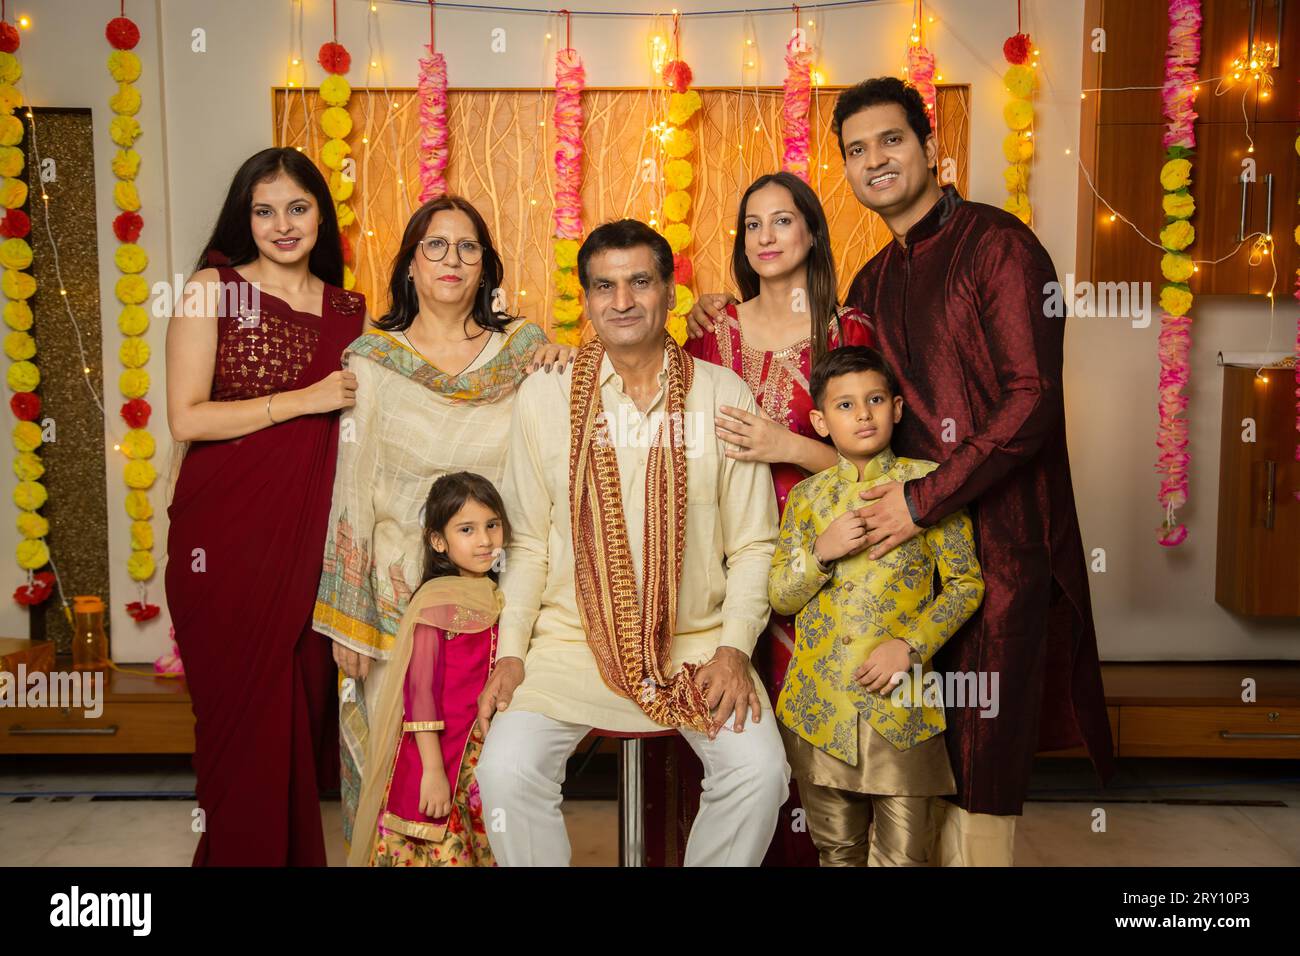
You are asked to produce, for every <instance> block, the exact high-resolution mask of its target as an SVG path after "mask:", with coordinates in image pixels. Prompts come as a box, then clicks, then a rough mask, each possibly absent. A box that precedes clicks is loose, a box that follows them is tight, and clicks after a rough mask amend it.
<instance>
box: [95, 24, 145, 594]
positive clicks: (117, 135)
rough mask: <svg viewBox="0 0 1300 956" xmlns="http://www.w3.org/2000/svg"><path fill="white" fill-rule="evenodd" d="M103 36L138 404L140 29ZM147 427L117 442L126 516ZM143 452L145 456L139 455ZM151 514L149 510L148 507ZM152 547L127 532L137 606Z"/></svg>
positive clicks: (127, 352)
mask: <svg viewBox="0 0 1300 956" xmlns="http://www.w3.org/2000/svg"><path fill="white" fill-rule="evenodd" d="M105 35H106V36H107V37H108V41H109V43H110V44H111V45H112V46H113V47H114V48H115V49H114V50H113V52H112V53H110V54H109V55H108V73H109V76H111V77H112V78H113V80H115V81H116V82H117V83H118V91H117V92H116V93H115V94H114V95H113V96H111V97H110V98H109V101H108V102H109V108H110V109H111V110H112V111H113V113H114V114H116V115H114V117H113V119H112V120H111V121H110V123H109V135H110V136H111V137H112V139H113V142H115V143H116V144H117V145H118V147H119V149H118V151H117V152H116V153H115V154H114V156H113V158H112V161H111V169H112V171H113V175H114V176H115V177H116V178H117V180H118V181H117V183H116V184H115V185H114V187H113V202H114V204H115V205H116V206H117V208H118V209H119V210H120V213H119V214H118V216H117V218H115V219H114V220H113V235H114V237H115V238H116V239H117V241H118V243H119V245H118V247H117V249H116V250H115V251H114V253H113V262H114V264H115V265H116V266H117V269H118V271H119V272H120V273H122V275H121V277H120V278H119V279H118V280H117V284H116V286H115V288H114V291H115V292H116V294H117V298H118V301H119V302H120V303H121V305H122V311H121V313H120V314H119V316H118V328H119V329H121V330H122V332H123V334H124V335H125V336H126V337H125V338H124V339H123V341H122V344H121V345H120V346H119V347H118V357H119V359H120V360H121V362H122V366H123V371H122V374H121V377H120V379H119V382H118V385H119V388H120V389H121V391H122V393H123V394H124V395H126V396H127V397H128V398H130V399H134V400H138V401H141V402H143V401H144V396H145V395H146V394H147V393H148V391H149V372H148V371H147V370H146V369H145V367H144V366H145V365H146V364H147V363H148V361H149V345H148V343H147V342H145V340H144V339H143V338H142V337H141V336H143V335H144V333H145V332H147V331H148V329H149V315H148V313H147V312H146V311H145V310H144V309H143V308H141V304H142V303H143V302H145V301H146V300H147V299H148V297H149V283H148V281H147V280H146V279H145V278H144V276H143V275H141V273H143V272H144V271H145V270H146V269H147V268H148V267H149V256H148V253H146V252H145V250H144V249H143V248H142V247H141V246H140V245H139V244H138V240H139V238H140V233H141V231H142V230H143V228H144V219H143V217H141V216H140V213H139V210H140V194H139V191H138V190H137V189H136V185H135V179H136V177H137V176H138V175H139V173H140V154H139V153H137V152H136V151H135V150H134V149H133V148H132V146H133V145H134V143H135V140H136V138H137V137H138V136H139V135H140V124H139V122H138V121H137V120H136V119H135V115H134V114H136V113H138V112H139V110H140V93H139V90H137V89H136V88H135V86H134V85H133V84H134V83H135V82H136V81H137V80H139V78H140V73H141V63H140V58H139V57H138V56H137V55H136V54H135V53H133V52H131V51H132V49H133V48H134V47H135V45H136V44H137V43H138V42H139V40H140V31H139V30H138V29H137V28H136V25H135V24H134V23H133V22H131V20H130V19H129V18H127V17H124V16H123V17H117V18H115V19H114V20H112V21H111V22H110V23H109V25H108V28H107V29H106V30H105ZM128 425H130V423H128ZM146 425H148V419H147V418H146V419H145V420H144V421H143V422H140V423H139V424H138V427H139V431H138V432H136V433H135V434H136V435H137V437H136V438H135V439H134V440H133V441H131V442H123V443H121V444H120V446H119V447H120V450H121V451H122V453H123V454H124V455H125V456H126V459H127V462H126V465H125V467H124V470H123V482H124V484H125V485H126V487H127V498H126V510H127V513H128V514H130V513H131V511H132V510H133V498H132V496H133V495H137V494H143V492H142V491H139V490H138V489H140V488H142V487H143V488H147V487H149V485H151V484H152V481H150V482H149V484H145V485H141V483H140V482H139V480H138V479H137V478H136V477H135V476H136V474H137V473H138V472H139V471H140V469H141V468H144V469H148V470H149V471H152V470H153V466H152V465H151V464H150V463H149V462H148V461H147V460H145V459H146V458H149V457H152V456H153V452H154V440H153V436H151V435H150V434H149V433H148V432H147V431H144V428H145V426H146ZM141 436H143V437H141ZM143 451H147V452H148V454H147V455H144V454H142V452H143ZM146 502H147V499H146ZM150 513H151V514H152V509H150ZM133 520H134V517H133ZM142 543H147V545H148V547H140V544H142ZM152 547H153V535H152V533H150V535H149V536H148V537H147V538H144V537H140V536H136V535H132V537H131V555H130V557H129V558H128V559H127V563H126V567H127V573H128V574H130V576H131V578H132V580H134V581H135V582H136V586H137V587H138V588H139V593H140V603H142V604H143V603H144V602H145V598H146V594H147V592H146V590H145V583H146V582H147V581H148V580H149V579H150V578H151V577H152V576H153V571H154V567H153V564H154V561H153V555H152V554H150V551H151V549H152ZM150 606H151V607H152V606H153V605H150Z"/></svg>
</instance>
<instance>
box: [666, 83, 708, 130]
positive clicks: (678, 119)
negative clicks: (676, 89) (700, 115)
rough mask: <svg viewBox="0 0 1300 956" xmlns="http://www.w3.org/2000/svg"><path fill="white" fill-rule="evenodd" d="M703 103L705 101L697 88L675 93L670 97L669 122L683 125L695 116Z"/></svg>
mask: <svg viewBox="0 0 1300 956" xmlns="http://www.w3.org/2000/svg"><path fill="white" fill-rule="evenodd" d="M703 105H704V101H703V100H701V99H700V94H699V92H698V91H697V90H687V91H686V92H685V93H673V94H672V95H671V96H669V97H668V122H670V123H672V124H673V125H674V126H681V125H682V124H683V123H685V122H686V121H687V120H689V119H690V118H691V117H692V116H694V115H695V114H696V112H697V111H698V110H699V108H700V107H701V106H703Z"/></svg>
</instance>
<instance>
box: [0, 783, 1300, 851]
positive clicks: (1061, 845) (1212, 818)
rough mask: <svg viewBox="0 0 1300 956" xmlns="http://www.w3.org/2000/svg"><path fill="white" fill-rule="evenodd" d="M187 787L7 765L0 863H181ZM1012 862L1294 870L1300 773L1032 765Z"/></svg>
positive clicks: (1299, 844) (573, 832)
mask: <svg viewBox="0 0 1300 956" xmlns="http://www.w3.org/2000/svg"><path fill="white" fill-rule="evenodd" d="M193 786H194V778H193V774H192V773H191V772H190V771H189V770H187V769H185V768H184V762H183V761H182V762H179V763H176V764H172V765H166V764H158V763H156V762H155V763H141V762H138V761H136V762H127V763H123V762H120V761H119V762H116V763H115V762H113V761H111V760H106V759H101V760H96V761H80V762H78V763H75V764H71V763H67V762H62V763H60V764H58V765H54V764H50V763H49V762H41V761H33V760H31V759H28V758H22V759H20V758H6V760H5V762H4V764H3V765H2V766H0V865H6V866H123V865H126V866H183V865H186V864H188V863H189V860H190V858H191V856H192V855H193V852H194V846H195V843H196V842H197V837H196V836H195V834H194V833H193V832H192V831H191V828H190V823H191V811H192V810H193V809H194V801H193ZM1098 809H1100V810H1102V811H1104V818H1102V817H1100V816H1099V815H1098V814H1097V813H1096V811H1097V810H1098ZM322 810H323V815H324V820H325V836H326V845H327V846H328V847H329V848H330V863H331V865H341V864H342V845H341V830H340V818H339V809H338V805H337V803H336V802H335V801H328V802H326V803H324V804H323V805H322ZM565 817H566V822H567V824H568V827H569V834H570V838H571V840H572V842H573V861H574V863H575V864H577V865H583V866H612V865H614V864H615V862H616V861H617V855H618V850H617V826H618V819H617V805H616V804H615V803H614V802H613V801H607V800H569V801H567V803H566V805H565ZM1099 821H1100V822H1101V823H1104V829H1103V828H1102V827H1101V825H1100V823H1099ZM1016 862H1017V863H1018V864H1020V865H1024V866H1055V865H1078V866H1189V865H1203V866H1295V865H1297V864H1300V763H1297V762H1276V761H1275V762H1267V761H1182V760H1127V761H1123V762H1122V763H1121V767H1120V773H1119V774H1118V776H1117V778H1116V779H1115V780H1114V781H1113V782H1112V786H1111V787H1110V788H1108V789H1107V791H1106V792H1105V793H1104V794H1102V793H1100V792H1099V791H1098V790H1097V789H1096V786H1095V782H1094V781H1093V780H1092V778H1091V776H1090V771H1089V770H1088V768H1087V766H1086V765H1085V764H1083V763H1081V762H1080V761H1073V760H1051V761H1046V760H1045V761H1040V762H1039V764H1038V766H1037V767H1036V770H1035V775H1034V786H1033V793H1032V797H1031V801H1030V802H1029V803H1028V804H1027V805H1026V807H1025V815H1024V817H1023V819H1022V820H1021V821H1020V823H1019V825H1018V827H1017V834H1016Z"/></svg>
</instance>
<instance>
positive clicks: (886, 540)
mask: <svg viewBox="0 0 1300 956" xmlns="http://www.w3.org/2000/svg"><path fill="white" fill-rule="evenodd" d="M835 112H836V128H837V131H838V132H839V135H840V143H841V148H842V149H843V150H844V155H845V171H846V175H847V177H848V179H849V182H850V184H851V186H852V188H853V192H854V195H855V196H857V198H858V199H859V201H861V202H862V203H863V204H864V205H865V206H867V207H868V208H870V209H872V210H874V211H875V212H877V213H879V214H880V215H881V217H882V218H883V219H884V220H885V223H886V225H888V226H889V228H890V230H891V231H892V232H893V234H894V241H893V242H891V243H889V245H887V246H886V247H885V248H884V249H882V250H881V251H880V252H879V253H877V254H876V255H875V256H874V257H873V258H872V259H871V261H870V262H868V263H867V264H866V265H865V266H863V268H862V270H861V271H860V272H859V273H858V275H857V277H856V278H855V279H854V282H853V286H852V289H851V292H850V294H849V299H848V301H849V304H851V305H853V306H856V307H857V308H859V309H861V310H862V311H863V312H865V313H866V314H867V315H869V316H871V317H872V319H873V320H874V322H875V327H876V334H877V338H878V339H879V344H880V349H881V351H882V352H883V353H884V355H885V357H886V358H887V359H888V360H889V362H890V363H891V364H892V365H893V367H894V369H895V370H896V371H897V373H898V375H899V378H900V380H901V382H902V392H903V398H904V411H903V419H902V421H901V422H900V424H899V426H898V428H897V430H896V431H895V433H894V449H895V450H896V451H897V452H898V453H899V454H900V455H905V456H907V457H909V458H924V459H930V460H932V461H937V462H939V463H940V464H939V467H938V468H936V469H935V470H934V471H933V472H931V473H930V474H929V475H927V476H925V477H924V478H919V479H914V480H911V481H908V482H906V483H905V484H897V483H896V484H894V485H892V486H888V487H886V488H884V489H883V492H884V493H883V496H882V497H881V498H880V500H878V501H877V502H875V503H874V504H872V505H870V506H868V507H867V509H866V510H865V512H864V514H865V515H866V517H867V525H868V527H870V528H871V529H872V531H871V534H870V536H869V539H868V540H869V545H868V546H869V547H871V548H872V551H871V553H872V555H873V556H878V555H880V554H883V553H885V552H886V551H888V550H889V549H890V548H892V547H894V546H896V545H898V544H901V543H902V542H903V541H906V540H907V539H908V538H910V537H912V536H913V535H915V534H917V533H918V532H919V530H920V529H921V528H925V527H929V526H931V525H933V524H935V523H936V522H938V521H940V520H941V519H942V518H944V517H945V516H947V515H949V514H951V513H952V512H954V511H956V510H957V509H958V508H961V507H963V506H964V507H967V508H969V509H970V511H971V514H972V517H973V518H974V521H975V527H976V535H977V539H978V545H979V559H980V566H981V567H982V568H983V571H984V580H985V587H986V590H985V596H984V604H983V606H982V607H981V608H980V610H979V611H978V612H977V613H976V614H975V616H974V617H972V618H971V620H970V621H968V622H967V623H966V625H965V626H964V627H963V628H962V629H961V631H960V632H958V634H957V635H955V636H954V637H953V638H952V640H951V641H949V642H948V644H947V646H946V647H945V648H944V650H943V651H942V652H941V653H940V655H939V656H938V657H937V658H936V666H937V668H938V669H939V670H940V671H944V672H954V671H956V672H966V673H981V672H982V673H987V674H989V675H990V676H991V675H992V674H993V673H997V675H998V684H997V687H998V692H999V695H998V696H999V701H998V705H999V710H998V712H997V716H996V717H982V716H981V710H980V708H979V707H978V706H975V705H974V704H970V705H968V706H964V707H955V706H953V703H954V702H953V701H952V700H949V701H947V704H948V709H947V720H948V730H947V734H946V738H947V741H948V752H949V756H950V757H951V760H952V765H953V772H954V775H955V777H956V780H957V788H958V789H957V794H956V796H954V797H952V798H951V799H952V800H953V801H954V802H955V803H956V805H957V807H959V808H961V810H962V811H964V813H963V814H962V815H961V816H963V817H965V822H964V823H962V824H960V825H959V827H958V828H959V829H961V828H966V829H968V830H969V832H970V833H973V834H975V835H974V836H972V837H971V838H970V840H969V841H968V845H967V848H966V851H963V850H962V849H961V848H954V847H951V846H950V847H947V848H945V847H944V846H943V843H942V839H941V846H940V856H941V859H940V862H949V863H953V862H956V863H960V862H1006V863H1010V862H1011V861H1010V850H1011V847H1010V844H1011V841H1012V839H1013V836H1014V816H1011V815H1017V814H1020V813H1021V810H1022V804H1023V802H1024V799H1025V795H1026V792H1027V790H1028V786H1029V772H1030V765H1031V763H1032V760H1033V756H1034V753H1035V752H1036V751H1038V750H1051V749H1058V748H1064V747H1070V746H1075V745H1078V744H1080V743H1082V744H1084V745H1085V746H1086V747H1087V750H1088V753H1089V755H1090V756H1091V757H1092V761H1093V764H1094V766H1095V767H1096V769H1097V771H1098V773H1099V774H1100V775H1101V777H1102V778H1103V780H1104V779H1106V778H1109V776H1110V775H1111V773H1112V772H1113V769H1114V768H1113V759H1112V753H1113V750H1112V744H1111V734H1110V725H1109V722H1108V720H1107V716H1106V708H1105V700H1104V696H1103V693H1102V686H1101V674H1100V669H1099V664H1098V659H1097V639H1096V634H1095V632H1094V630H1093V622H1092V607H1091V603H1090V600H1089V596H1088V580H1087V571H1086V568H1085V564H1084V556H1083V542H1082V539H1081V537H1080V533H1079V521H1078V517H1077V515H1076V512H1075V506H1074V490H1073V487H1072V485H1071V481H1070V462H1069V457H1068V454H1067V451H1066V440H1065V412H1064V401H1063V397H1062V372H1061V365H1062V340H1063V337H1064V331H1065V329H1064V325H1063V323H1062V321H1061V320H1060V319H1057V318H1052V317H1049V316H1048V314H1047V312H1046V310H1045V309H1044V307H1043V304H1044V300H1045V299H1046V297H1047V295H1048V293H1049V288H1048V286H1049V283H1053V282H1055V281H1056V272H1055V269H1054V267H1053V265H1052V262H1051V259H1050V258H1049V257H1048V255H1047V251H1046V250H1045V249H1044V248H1043V246H1042V245H1041V244H1040V243H1039V241H1038V239H1037V237H1036V236H1035V235H1034V233H1033V232H1032V231H1031V230H1030V229H1029V228H1028V227H1027V226H1026V225H1025V224H1024V223H1022V222H1021V221H1020V220H1019V219H1017V218H1016V217H1015V216H1013V215H1011V214H1010V213H1007V212H1004V211H1002V210H1001V209H997V208H995V207H993V206H988V205H984V204H983V203H976V202H970V201H967V200H964V199H962V197H961V196H960V195H958V193H957V191H956V189H955V188H953V187H952V186H946V187H940V186H939V184H938V182H937V181H936V180H935V177H934V173H933V167H934V165H935V161H936V151H937V147H936V144H935V139H934V137H933V135H932V134H931V132H930V126H929V119H928V116H927V115H926V111H925V109H924V106H923V105H922V101H921V98H920V96H919V95H918V94H917V93H916V91H915V90H913V89H911V88H910V87H905V86H904V85H903V84H902V82H901V81H899V80H896V79H894V78H892V77H887V78H881V79H878V80H868V81H866V82H865V83H862V84H859V85H858V86H857V87H854V88H852V89H849V90H846V91H845V92H844V93H843V94H841V97H840V100H839V102H838V103H837V106H836V111H835ZM881 490H882V489H873V490H872V492H871V494H872V495H873V496H874V495H876V494H879V493H880V492H881ZM980 814H992V815H998V816H1002V817H1007V816H1010V817H1011V819H1010V820H1008V821H1005V825H1004V826H1001V827H999V826H998V825H997V824H998V821H993V820H986V821H984V822H985V823H989V824H994V826H992V827H991V828H989V827H985V828H984V829H983V831H982V832H983V833H984V834H986V836H984V837H980V836H979V835H978V834H979V832H980V827H979V824H980V821H978V820H976V819H974V815H980ZM972 824H973V826H972ZM958 839H960V838H958ZM999 843H1001V846H999V845H998V844H999ZM1003 855H1005V859H1000V857H1002V856H1003Z"/></svg>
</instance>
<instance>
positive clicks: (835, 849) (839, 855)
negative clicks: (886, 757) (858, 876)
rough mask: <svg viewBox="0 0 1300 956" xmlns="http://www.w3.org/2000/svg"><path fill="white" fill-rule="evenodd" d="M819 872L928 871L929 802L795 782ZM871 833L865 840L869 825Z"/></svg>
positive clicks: (931, 842)
mask: <svg viewBox="0 0 1300 956" xmlns="http://www.w3.org/2000/svg"><path fill="white" fill-rule="evenodd" d="M799 796H800V797H801V798H802V800H803V808H804V812H805V813H806V814H807V815H808V816H807V819H808V835H809V836H811V837H812V841H813V845H814V846H815V847H817V855H818V857H819V858H820V862H821V865H822V866H929V865H930V852H931V849H932V848H933V847H934V839H935V829H934V802H935V801H934V798H933V797H884V796H875V795H872V794H869V793H857V792H855V791H852V790H838V789H836V788H835V787H823V786H819V785H818V784H815V783H811V782H809V781H807V780H800V781H799ZM873 818H874V820H875V824H876V832H875V834H874V837H873V839H871V841H870V843H868V840H867V834H868V831H869V830H870V828H871V823H872V819H873Z"/></svg>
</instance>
